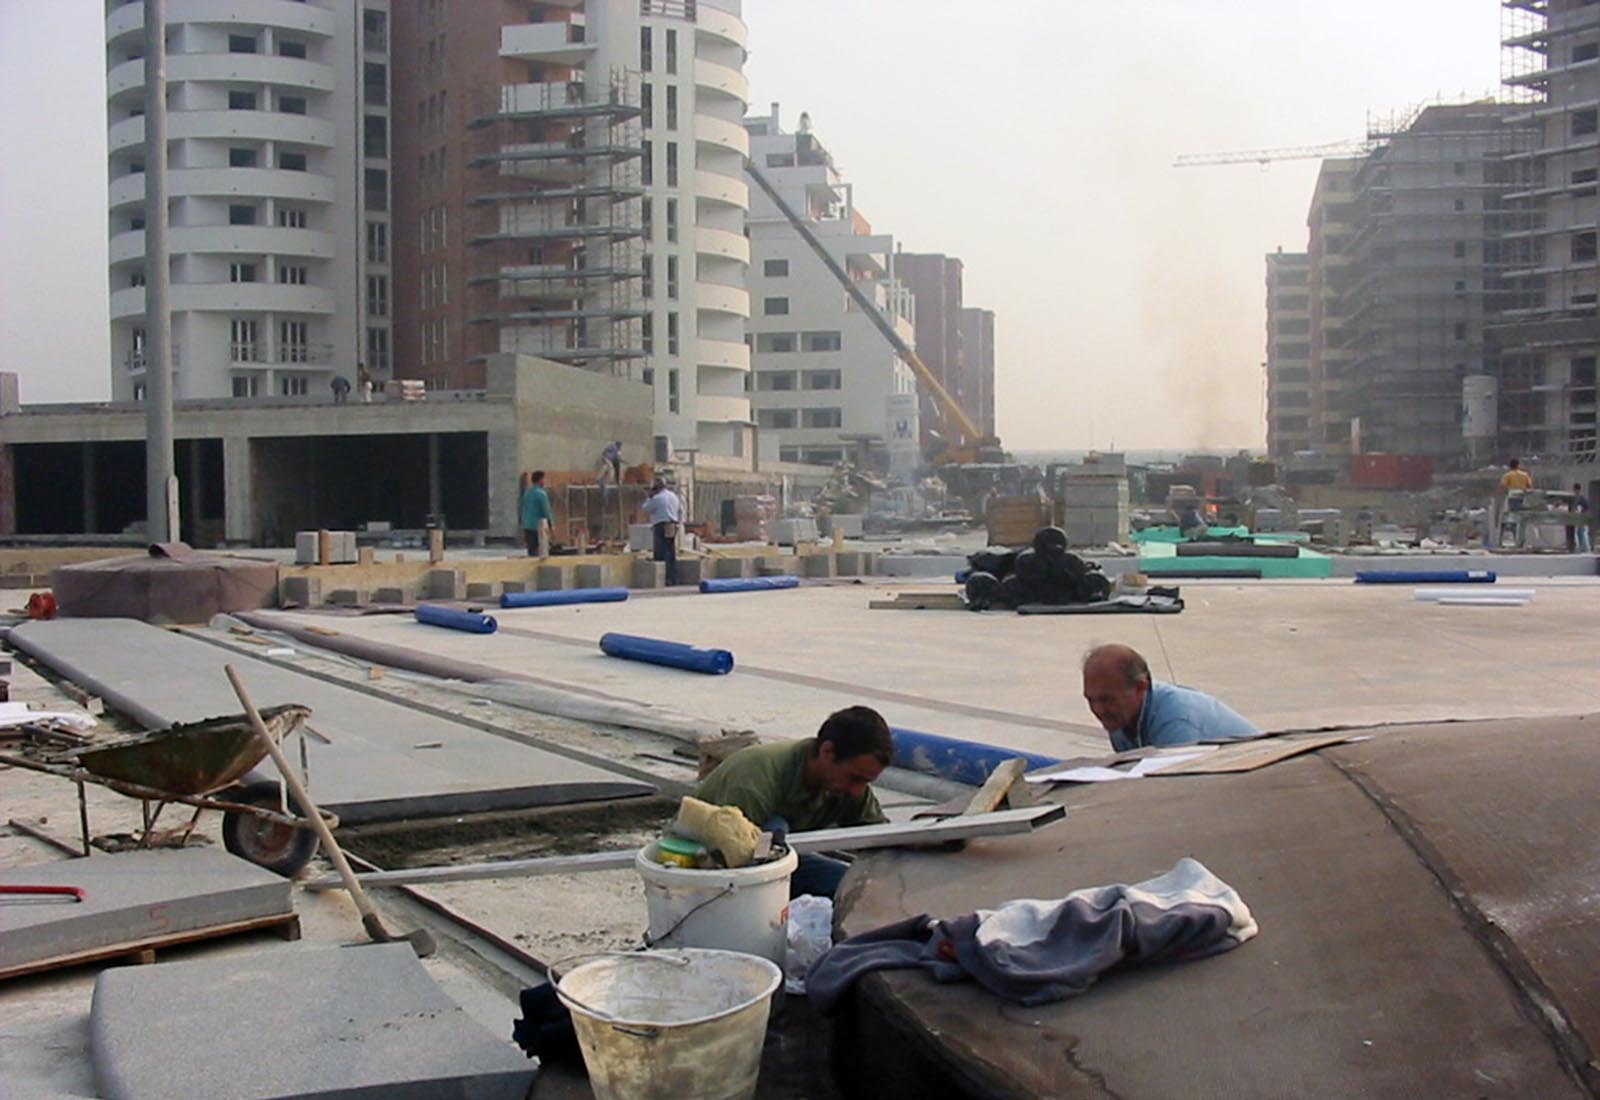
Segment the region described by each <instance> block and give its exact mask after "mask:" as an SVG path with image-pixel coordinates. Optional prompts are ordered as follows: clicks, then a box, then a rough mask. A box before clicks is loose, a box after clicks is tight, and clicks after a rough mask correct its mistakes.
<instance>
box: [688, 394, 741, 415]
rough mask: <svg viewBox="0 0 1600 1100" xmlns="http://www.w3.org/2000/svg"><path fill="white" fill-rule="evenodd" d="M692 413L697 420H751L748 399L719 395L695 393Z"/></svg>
mask: <svg viewBox="0 0 1600 1100" xmlns="http://www.w3.org/2000/svg"><path fill="white" fill-rule="evenodd" d="M694 412H695V416H696V418H697V419H700V420H711V421H719V422H725V421H729V420H738V421H745V420H752V419H754V418H753V417H752V416H751V415H750V399H749V398H748V397H742V396H741V397H725V396H723V395H721V394H711V393H697V394H695V395H694Z"/></svg>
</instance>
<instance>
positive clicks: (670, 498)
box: [644, 489, 683, 524]
mask: <svg viewBox="0 0 1600 1100" xmlns="http://www.w3.org/2000/svg"><path fill="white" fill-rule="evenodd" d="M644 514H645V516H646V517H648V518H649V520H650V522H651V523H652V524H657V523H682V522H683V502H682V501H680V500H679V499H678V494H677V493H674V492H673V491H672V490H671V489H663V490H661V491H660V492H659V493H657V494H655V495H654V496H650V497H646V498H645V501H644Z"/></svg>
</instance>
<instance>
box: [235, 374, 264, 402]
mask: <svg viewBox="0 0 1600 1100" xmlns="http://www.w3.org/2000/svg"><path fill="white" fill-rule="evenodd" d="M260 390H261V380H260V379H259V378H257V377H256V376H255V375H253V374H249V375H245V376H243V377H238V378H235V379H234V380H233V396H235V397H255V396H256V395H257V394H258V393H259V392H260Z"/></svg>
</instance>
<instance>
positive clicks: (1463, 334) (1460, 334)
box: [1452, 321, 1467, 340]
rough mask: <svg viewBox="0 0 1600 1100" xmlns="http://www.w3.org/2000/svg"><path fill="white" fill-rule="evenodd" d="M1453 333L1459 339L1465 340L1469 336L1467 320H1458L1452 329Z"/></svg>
mask: <svg viewBox="0 0 1600 1100" xmlns="http://www.w3.org/2000/svg"><path fill="white" fill-rule="evenodd" d="M1452 335H1453V336H1454V337H1455V339H1457V340H1465V339H1466V338H1467V323H1466V322H1465V321H1457V322H1456V323H1455V327H1454V329H1453V330H1452Z"/></svg>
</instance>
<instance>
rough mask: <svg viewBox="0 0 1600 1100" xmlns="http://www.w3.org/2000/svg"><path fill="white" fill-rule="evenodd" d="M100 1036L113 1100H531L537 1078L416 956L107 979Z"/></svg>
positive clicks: (147, 970)
mask: <svg viewBox="0 0 1600 1100" xmlns="http://www.w3.org/2000/svg"><path fill="white" fill-rule="evenodd" d="M89 1027H90V1036H91V1049H92V1052H93V1057H94V1064H95V1078H96V1081H97V1083H98V1087H99V1091H100V1093H101V1095H102V1096H104V1097H106V1098H107V1100H170V1098H172V1097H176V1096H196V1095H204V1096H206V1097H208V1098H209V1100H269V1098H270V1100H300V1098H305V1100H311V1098H315V1100H355V1098H360V1100H373V1098H376V1097H380V1096H381V1097H384V1098H385V1100H432V1098H436V1097H454V1098H459V1100H523V1098H524V1097H525V1096H526V1095H527V1094H528V1089H529V1086H530V1085H531V1083H532V1081H533V1077H534V1073H535V1070H534V1068H533V1065H532V1063H530V1062H529V1061H528V1060H527V1059H526V1058H525V1057H523V1054H522V1052H521V1051H520V1050H519V1049H518V1048H517V1047H516V1046H515V1045H513V1044H512V1043H511V1042H510V1040H509V1039H500V1038H497V1037H495V1036H494V1035H491V1034H490V1033H489V1032H488V1031H486V1030H485V1029H484V1028H483V1027H482V1026H480V1025H479V1024H477V1023H476V1022H475V1021H473V1020H472V1019H470V1018H469V1017H468V1016H467V1015H466V1013H465V1012H464V1011H463V1010H462V1008H461V1007H460V1006H459V1005H458V1004H456V1002H455V1001H453V1000H451V999H450V997H448V996H447V995H446V994H445V993H444V991H443V990H441V989H440V988H439V987H438V985H437V984H435V983H434V981H433V979H432V978H430V977H429V976H428V973H427V971H425V970H424V969H423V967H422V964H421V963H419V962H418V961H417V959H416V957H415V956H414V955H413V954H412V952H411V948H410V947H409V946H408V945H406V944H366V945H362V946H360V947H330V948H321V949H316V950H306V951H295V952H261V953H257V954H255V955H252V956H249V957H246V958H242V959H241V958H230V959H202V960H195V961H184V962H173V963H166V964H163V965H161V966H153V967H142V968H139V969H129V970H108V971H105V972H104V973H102V974H101V975H100V977H99V979H98V980H97V981H96V982H95V989H94V1006H93V1009H92V1010H91V1013H90V1021H89Z"/></svg>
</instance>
